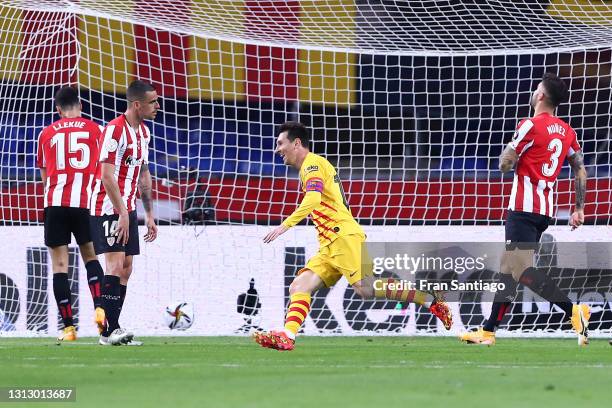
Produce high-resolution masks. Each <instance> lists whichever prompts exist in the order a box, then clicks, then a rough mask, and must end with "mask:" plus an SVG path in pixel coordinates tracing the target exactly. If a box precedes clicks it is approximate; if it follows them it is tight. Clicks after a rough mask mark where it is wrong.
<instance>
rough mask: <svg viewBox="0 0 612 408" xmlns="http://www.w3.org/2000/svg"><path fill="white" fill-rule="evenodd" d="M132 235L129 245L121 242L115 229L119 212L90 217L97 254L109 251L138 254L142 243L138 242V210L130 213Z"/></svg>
mask: <svg viewBox="0 0 612 408" xmlns="http://www.w3.org/2000/svg"><path fill="white" fill-rule="evenodd" d="M129 220H130V237H129V238H128V242H127V245H122V244H119V242H118V241H117V237H116V236H115V235H114V233H113V231H114V230H115V227H116V226H117V221H119V214H112V215H102V216H99V217H98V216H94V215H92V216H91V217H90V218H89V223H90V225H91V236H92V237H93V244H94V249H95V250H96V255H100V254H105V253H107V252H125V254H126V255H138V254H139V253H140V243H139V242H138V217H137V216H136V211H132V212H130V213H129Z"/></svg>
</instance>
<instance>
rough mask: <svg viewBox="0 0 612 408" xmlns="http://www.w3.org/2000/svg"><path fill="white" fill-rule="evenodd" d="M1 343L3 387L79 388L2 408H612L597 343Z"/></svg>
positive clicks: (610, 365)
mask: <svg viewBox="0 0 612 408" xmlns="http://www.w3.org/2000/svg"><path fill="white" fill-rule="evenodd" d="M95 340H96V339H93V338H84V339H79V340H78V341H77V342H75V343H68V344H62V345H56V343H55V341H54V340H52V339H31V338H25V339H15V338H4V339H0V387H7V386H15V387H34V386H36V387H42V386H59V387H68V386H70V387H76V393H77V394H76V395H77V401H76V403H75V402H72V403H52V404H26V403H5V402H0V408H3V407H10V406H15V407H24V406H41V407H42V406H52V407H117V406H125V407H172V408H174V407H177V408H178V407H198V408H200V407H240V408H245V407H265V408H270V407H308V408H313V407H314V408H318V407H321V408H323V407H341V408H345V407H346V408H348V407H350V408H353V407H369V408H373V407H400V406H402V407H419V406H420V407H427V408H431V407H470V408H476V407H486V408H500V407H572V408H575V407H603V406H610V405H609V404H610V395H611V391H610V389H611V388H610V387H611V386H612V347H610V346H609V345H608V342H607V340H603V339H602V340H593V341H592V343H591V345H589V347H587V348H579V347H578V346H577V344H576V341H575V340H573V339H571V340H570V339H535V338H523V339H499V340H498V344H497V345H496V346H495V347H479V346H468V345H464V344H461V343H459V342H458V341H457V340H456V339H454V338H441V337H302V338H300V339H299V341H298V345H297V348H296V349H295V350H294V351H292V352H278V351H274V350H267V349H262V348H260V347H259V346H257V345H256V344H255V343H253V342H252V341H251V339H250V338H245V337H178V338H159V337H157V338H144V339H143V340H144V341H145V345H144V346H142V347H102V346H97V345H95Z"/></svg>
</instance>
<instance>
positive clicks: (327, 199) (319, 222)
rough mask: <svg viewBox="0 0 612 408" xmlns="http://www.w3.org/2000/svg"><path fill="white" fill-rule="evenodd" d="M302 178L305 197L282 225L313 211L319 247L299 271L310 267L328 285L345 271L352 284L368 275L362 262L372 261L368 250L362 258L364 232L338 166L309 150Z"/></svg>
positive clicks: (289, 225) (296, 220)
mask: <svg viewBox="0 0 612 408" xmlns="http://www.w3.org/2000/svg"><path fill="white" fill-rule="evenodd" d="M300 181H301V185H302V190H303V191H304V193H305V195H304V199H303V200H302V202H301V204H300V206H299V207H298V208H297V209H296V210H295V211H294V212H293V214H291V215H290V216H289V218H287V219H286V220H285V221H284V222H283V225H284V226H286V227H289V228H290V227H293V226H294V225H296V224H297V223H299V222H300V221H301V220H303V219H304V218H305V217H306V216H308V215H309V214H310V216H311V219H312V221H313V223H314V225H315V228H316V230H317V234H318V239H319V245H320V248H319V252H318V253H317V254H316V255H314V256H313V257H312V258H310V259H309V260H308V263H307V264H306V266H305V267H304V268H303V269H302V270H300V271H299V272H298V274H300V273H301V272H303V271H304V270H306V269H310V270H311V271H313V272H314V273H315V274H317V275H318V276H319V277H320V278H321V280H322V281H323V282H324V283H325V285H326V286H328V287H330V286H333V285H334V284H335V283H336V282H337V281H338V280H339V279H340V278H341V277H342V275H344V276H345V277H346V279H347V280H348V282H349V283H350V284H353V283H355V282H358V281H360V280H361V279H362V278H363V277H364V276H365V275H364V268H362V265H363V264H366V265H367V264H369V263H370V262H369V258H368V256H367V253H364V254H363V255H364V259H363V260H362V246H363V242H364V241H365V234H364V232H363V229H362V228H361V226H360V225H359V224H358V223H357V221H355V218H353V215H352V214H351V211H350V210H349V208H348V204H347V202H346V199H345V197H344V191H343V189H342V184H341V182H340V178H339V177H338V174H337V172H336V169H335V168H334V166H332V165H331V163H330V162H329V161H327V160H326V159H325V158H323V157H321V156H319V155H317V154H314V153H311V152H310V153H308V155H307V156H306V158H305V159H304V163H302V167H301V168H300ZM365 269H367V270H369V269H370V268H365ZM370 272H371V271H370Z"/></svg>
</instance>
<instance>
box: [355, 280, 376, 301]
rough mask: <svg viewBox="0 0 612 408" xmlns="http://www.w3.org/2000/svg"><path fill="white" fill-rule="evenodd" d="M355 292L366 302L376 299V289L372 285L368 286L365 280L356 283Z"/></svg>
mask: <svg viewBox="0 0 612 408" xmlns="http://www.w3.org/2000/svg"><path fill="white" fill-rule="evenodd" d="M352 286H353V290H354V291H355V293H356V294H357V295H358V296H359V297H361V298H362V299H364V300H367V299H372V298H374V288H373V287H372V285H368V284H366V283H365V282H364V281H363V280H362V281H359V282H356V283H354V284H353V285H352Z"/></svg>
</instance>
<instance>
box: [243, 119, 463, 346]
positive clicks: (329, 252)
mask: <svg viewBox="0 0 612 408" xmlns="http://www.w3.org/2000/svg"><path fill="white" fill-rule="evenodd" d="M309 142H310V137H309V135H308V131H307V129H306V127H305V126H304V125H303V124H301V123H298V122H286V123H284V124H283V125H282V126H281V127H280V131H279V135H278V139H277V141H276V153H278V154H279V155H280V156H281V157H282V158H283V162H284V163H285V164H286V165H289V166H293V167H295V168H296V169H298V170H299V172H300V181H301V185H302V190H303V191H304V193H305V195H304V199H303V200H302V202H301V203H300V206H299V207H298V208H297V209H296V210H295V211H294V212H293V214H291V215H290V216H289V218H287V219H286V220H285V221H283V223H282V224H281V225H279V226H278V227H276V228H275V229H273V230H272V231H270V233H268V234H267V235H266V236H265V237H264V242H265V243H270V242H272V241H274V240H275V239H276V238H278V237H279V236H280V235H282V234H283V233H285V232H286V231H287V230H288V229H289V228H291V227H293V226H294V225H296V224H297V223H299V222H300V221H301V220H303V219H304V218H305V217H306V216H307V215H310V216H311V218H312V221H313V223H314V225H315V228H316V230H317V234H318V238H319V245H320V248H319V252H318V253H317V254H316V255H315V256H313V257H312V258H310V259H309V260H308V263H307V264H306V266H305V267H304V268H302V269H301V270H299V271H298V274H297V276H296V278H295V279H294V280H293V282H292V283H291V285H290V286H289V294H290V304H289V308H288V310H287V314H286V317H285V327H284V328H283V329H281V330H272V331H270V332H258V333H255V335H254V338H255V341H256V342H257V343H259V344H260V345H261V346H263V347H268V348H272V349H276V350H293V348H294V345H295V336H296V334H297V332H298V330H299V328H300V327H301V325H302V323H304V320H305V319H306V316H307V315H308V312H309V311H310V300H311V293H312V292H314V291H315V290H317V289H319V288H321V287H323V285H325V286H327V287H330V286H333V285H334V284H335V283H336V282H337V281H338V280H339V279H340V278H341V277H342V276H345V277H346V279H347V280H348V282H349V283H350V284H351V285H352V286H353V289H354V290H355V292H356V293H357V294H358V295H359V296H361V297H362V298H363V299H372V298H379V299H389V300H395V301H399V302H404V303H407V302H414V303H417V304H419V305H424V306H425V307H428V308H429V310H430V311H431V313H433V314H434V315H435V316H436V317H437V318H439V319H440V320H441V321H442V323H443V324H444V326H445V327H446V329H450V327H451V325H452V316H451V312H450V310H449V309H448V306H447V305H446V304H445V303H444V302H443V301H442V300H441V299H439V298H437V295H436V294H429V293H426V292H421V291H418V290H391V289H389V288H388V285H387V283H390V282H392V281H393V280H392V279H384V278H378V280H379V281H383V282H379V283H378V284H377V285H374V277H373V275H372V268H371V261H370V260H369V257H368V256H367V254H364V257H363V258H364V259H363V260H362V253H361V251H362V245H363V243H364V242H365V234H364V232H363V229H361V226H359V224H358V223H357V221H355V219H354V218H353V215H352V214H351V211H350V210H349V208H348V204H347V202H346V199H345V198H344V191H343V190H342V183H341V182H340V178H339V177H338V174H337V173H336V169H335V168H334V166H332V165H331V164H330V163H329V162H328V161H327V160H326V159H325V158H323V157H321V156H319V155H317V154H314V153H312V152H310V149H309V144H310V143H309ZM368 265H369V266H368ZM391 286H392V285H391ZM376 288H381V289H376Z"/></svg>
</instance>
